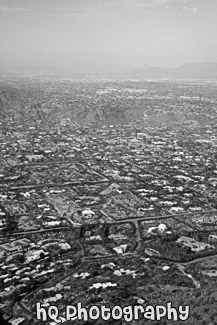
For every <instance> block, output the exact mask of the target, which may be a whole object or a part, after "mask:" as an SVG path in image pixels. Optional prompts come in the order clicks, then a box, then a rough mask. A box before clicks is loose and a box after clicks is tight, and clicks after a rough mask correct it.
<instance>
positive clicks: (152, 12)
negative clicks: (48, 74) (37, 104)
mask: <svg viewBox="0 0 217 325" xmlns="http://www.w3.org/2000/svg"><path fill="white" fill-rule="evenodd" d="M216 17H217V1H216V0H206V1H205V0H196V1H195V0H11V1H9V0H0V42H1V43H0V44H1V51H0V70H1V71H6V70H11V69H18V70H21V71H27V70H32V71H33V70H35V71H37V70H39V69H51V70H52V69H55V70H57V69H63V70H66V71H67V70H70V71H79V70H81V71H85V69H87V70H91V69H93V70H94V69H96V70H97V69H98V70H100V69H106V68H124V69H125V68H136V67H140V66H143V65H145V64H148V65H151V66H162V67H174V66H178V65H181V64H184V63H186V62H190V63H191V62H204V61H212V62H213V61H216V57H217V42H216V34H217V21H216Z"/></svg>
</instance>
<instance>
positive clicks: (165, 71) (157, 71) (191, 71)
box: [131, 62, 217, 80]
mask: <svg viewBox="0 0 217 325" xmlns="http://www.w3.org/2000/svg"><path fill="white" fill-rule="evenodd" d="M131 73H132V75H133V76H137V77H147V78H181V79H185V78H193V79H194V78H195V79H198V78H200V79H209V78H210V79H216V80H217V63H216V62H204V63H186V64H183V65H181V66H179V67H176V68H157V67H150V66H147V65H145V66H143V67H141V69H135V70H133V71H131Z"/></svg>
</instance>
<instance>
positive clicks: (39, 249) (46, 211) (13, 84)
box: [0, 74, 217, 325]
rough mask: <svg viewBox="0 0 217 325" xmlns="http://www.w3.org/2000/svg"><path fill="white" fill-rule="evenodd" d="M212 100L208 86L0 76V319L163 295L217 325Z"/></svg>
mask: <svg viewBox="0 0 217 325" xmlns="http://www.w3.org/2000/svg"><path fill="white" fill-rule="evenodd" d="M216 104H217V93H216V81H215V80H209V79H206V80H204V79H179V80H178V79H170V78H168V79H167V78H163V79H162V78H154V79H145V78H143V79H142V78H113V79H112V78H106V77H104V78H95V79H94V78H92V79H89V78H83V77H80V78H78V77H77V78H75V77H73V78H72V77H58V78H56V77H51V76H50V77H47V76H46V77H45V76H34V75H32V74H25V75H17V74H9V75H2V76H1V79H0V106H1V110H0V152H1V155H0V317H1V318H0V323H1V324H12V325H21V324H23V325H30V324H39V325H41V324H46V325H48V324H49V325H54V324H57V322H55V321H52V320H51V319H50V320H49V319H47V320H45V321H42V320H37V318H36V304H37V303H38V302H40V303H41V306H43V308H45V309H46V308H49V307H50V306H53V305H55V306H58V309H59V312H60V313H59V319H60V322H61V323H63V324H66V325H67V324H72V323H73V324H87V323H88V324H104V323H107V324H125V323H124V322H123V319H122V320H120V319H119V320H118V318H117V320H114V319H110V320H108V321H106V322H105V321H103V320H101V319H98V320H97V321H96V320H94V321H93V320H92V321H90V320H89V321H88V322H87V321H83V322H82V321H81V320H78V319H77V320H76V319H75V320H73V321H72V320H71V319H66V318H65V315H64V308H65V306H66V305H75V304H77V303H80V302H81V303H82V305H83V306H85V307H86V308H88V307H91V306H92V305H93V304H94V305H95V306H101V305H102V304H104V305H106V306H110V307H112V306H115V305H118V306H121V307H124V306H129V305H132V306H134V305H139V306H145V305H147V304H149V305H150V304H151V305H153V306H155V305H159V304H160V305H165V304H166V303H167V302H168V301H170V302H171V303H172V304H173V305H174V306H179V305H190V316H189V318H188V320H187V324H192V325H193V324H195V323H198V324H204V325H205V324H215V322H216V321H217V318H216V317H217V315H216V310H215V302H216V301H217V295H216V290H215V285H216V281H217V203H216V202H217V201H216V198H217V196H216V186H217V153H216V148H217V123H216V122H217V114H216V112H217V105H216ZM145 322H146V323H147V324H154V323H155V322H153V320H152V319H151V318H150V319H149V320H146V321H145ZM126 323H127V322H126ZM143 323H144V320H143V319H142V318H141V317H140V318H139V319H138V320H136V321H134V323H133V324H143ZM158 323H159V322H158V321H156V324H158ZM172 323H173V321H170V320H168V319H164V318H163V319H162V320H160V324H172ZM176 323H177V324H181V323H183V321H182V320H181V319H180V320H178V321H177V322H176Z"/></svg>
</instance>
